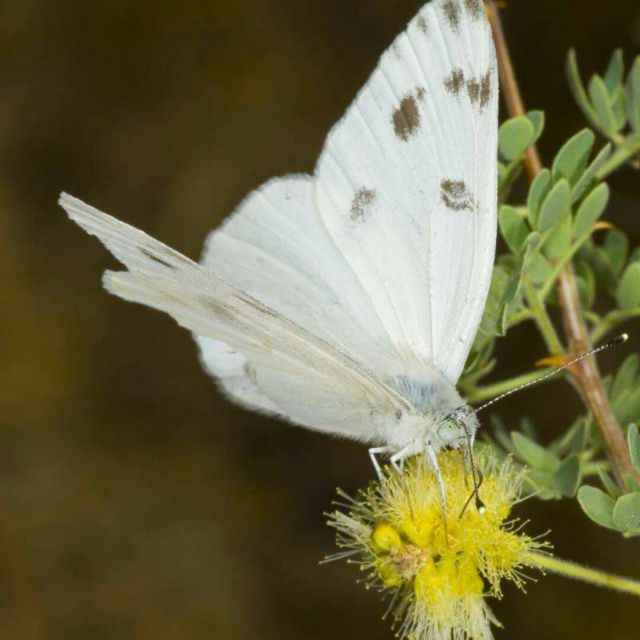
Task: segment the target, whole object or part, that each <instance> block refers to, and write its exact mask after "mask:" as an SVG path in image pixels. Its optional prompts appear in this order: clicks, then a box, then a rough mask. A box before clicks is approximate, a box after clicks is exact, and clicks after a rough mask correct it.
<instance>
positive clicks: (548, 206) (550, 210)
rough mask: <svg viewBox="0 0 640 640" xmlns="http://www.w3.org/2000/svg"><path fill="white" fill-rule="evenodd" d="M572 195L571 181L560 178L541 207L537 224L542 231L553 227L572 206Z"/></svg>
mask: <svg viewBox="0 0 640 640" xmlns="http://www.w3.org/2000/svg"><path fill="white" fill-rule="evenodd" d="M570 195H571V192H570V190H569V183H568V182H567V181H566V180H565V179H564V178H562V179H560V181H559V182H558V183H557V184H556V185H555V186H554V187H553V189H551V191H550V192H549V195H548V196H547V197H546V198H545V199H544V202H543V203H542V206H541V207H540V214H539V216H538V220H537V224H536V227H537V228H538V229H539V230H540V231H546V230H547V229H551V227H553V225H554V224H556V223H557V222H558V221H559V220H560V218H562V216H564V215H565V214H566V213H567V212H568V211H569V209H570V207H571V203H570Z"/></svg>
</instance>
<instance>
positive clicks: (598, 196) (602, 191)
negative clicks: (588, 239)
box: [573, 182, 609, 238]
mask: <svg viewBox="0 0 640 640" xmlns="http://www.w3.org/2000/svg"><path fill="white" fill-rule="evenodd" d="M608 202H609V186H608V185H607V183H606V182H603V183H602V184H599V185H598V186H597V187H596V188H595V189H594V190H593V191H592V192H591V193H590V194H589V195H588V196H587V197H586V198H585V199H584V200H583V201H582V203H581V204H580V206H579V207H578V212H577V213H576V219H575V222H574V223H573V237H574V238H580V237H581V236H582V235H583V234H585V233H587V232H588V231H589V230H590V229H591V227H592V226H593V224H594V223H595V221H596V220H597V219H598V218H599V217H600V216H601V215H602V214H603V213H604V210H605V208H606V206H607V203H608Z"/></svg>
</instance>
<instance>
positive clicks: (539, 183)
mask: <svg viewBox="0 0 640 640" xmlns="http://www.w3.org/2000/svg"><path fill="white" fill-rule="evenodd" d="M550 190H551V171H549V169H543V170H542V171H541V172H540V173H539V174H538V175H537V176H536V177H535V178H534V180H533V182H532V183H531V187H530V188H529V197H528V198H527V209H529V220H530V222H531V224H532V225H533V226H534V227H535V226H536V221H537V220H538V215H539V213H540V207H541V206H542V202H543V201H544V199H545V198H546V197H547V194H548V193H549V191H550Z"/></svg>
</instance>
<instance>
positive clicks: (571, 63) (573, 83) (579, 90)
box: [566, 49, 598, 126]
mask: <svg viewBox="0 0 640 640" xmlns="http://www.w3.org/2000/svg"><path fill="white" fill-rule="evenodd" d="M566 73H567V80H568V81H569V88H570V89H571V93H573V98H574V100H575V101H576V102H577V103H578V106H579V107H580V109H582V112H583V113H584V115H585V116H586V117H587V119H588V120H589V121H590V122H591V124H593V125H594V126H597V125H598V115H597V113H596V112H595V109H594V108H593V107H592V106H591V102H589V98H588V97H587V92H586V91H585V88H584V85H583V84H582V80H581V78H580V71H579V70H578V59H577V57H576V52H575V49H570V50H569V53H568V54H567V61H566Z"/></svg>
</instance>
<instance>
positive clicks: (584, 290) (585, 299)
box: [577, 260, 596, 309]
mask: <svg viewBox="0 0 640 640" xmlns="http://www.w3.org/2000/svg"><path fill="white" fill-rule="evenodd" d="M577 270H578V293H579V294H580V301H581V302H582V304H583V305H584V306H585V307H586V308H587V309H591V307H592V306H593V303H594V301H595V297H596V278H595V276H594V275H593V271H592V270H591V267H590V266H589V265H588V264H587V263H586V262H583V261H582V260H581V261H579V262H578V266H577Z"/></svg>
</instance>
